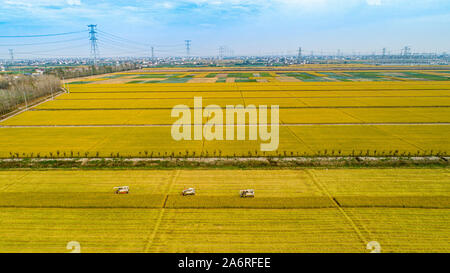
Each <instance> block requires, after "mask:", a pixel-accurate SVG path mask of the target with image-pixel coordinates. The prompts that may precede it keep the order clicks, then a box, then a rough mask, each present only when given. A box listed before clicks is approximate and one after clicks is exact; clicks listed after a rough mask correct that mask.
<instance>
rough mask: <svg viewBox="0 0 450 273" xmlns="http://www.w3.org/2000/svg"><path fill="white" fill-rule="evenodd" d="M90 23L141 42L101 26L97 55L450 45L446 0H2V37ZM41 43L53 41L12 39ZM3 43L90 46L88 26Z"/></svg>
mask: <svg viewBox="0 0 450 273" xmlns="http://www.w3.org/2000/svg"><path fill="white" fill-rule="evenodd" d="M91 23H93V24H97V25H98V29H99V30H102V31H104V32H106V33H110V34H114V35H118V36H120V37H124V38H127V39H129V40H131V41H138V42H139V43H131V42H129V43H131V44H127V42H125V41H123V40H122V43H121V44H118V43H115V42H113V41H112V40H108V37H109V38H110V39H113V40H114V38H112V37H111V36H106V37H105V36H103V35H102V34H100V35H99V39H100V43H99V48H100V54H102V55H130V54H131V55H134V54H135V53H136V54H137V53H139V52H144V53H142V54H138V55H148V54H149V52H150V51H149V50H148V51H147V52H145V51H146V49H147V48H149V45H150V44H152V45H155V52H156V55H165V54H166V55H167V54H178V55H181V54H183V52H184V51H183V46H182V45H183V43H184V40H186V39H190V40H192V54H193V55H217V53H218V47H219V46H222V45H223V46H226V47H227V48H229V49H232V50H233V52H234V53H235V54H239V55H244V54H272V53H278V54H294V52H295V50H296V48H297V47H298V46H302V47H303V49H304V51H306V53H308V54H310V51H311V50H313V51H314V53H315V54H320V53H321V52H323V53H328V52H335V51H336V50H337V49H340V50H341V51H343V52H346V53H352V52H356V53H357V52H363V53H365V52H367V53H371V52H374V51H376V52H379V51H381V48H383V47H386V48H387V49H388V51H391V52H398V51H399V50H400V48H401V47H403V46H405V45H408V46H410V47H411V48H412V51H413V52H423V51H429V52H430V51H431V52H435V51H439V52H441V51H447V52H450V1H448V0H421V1H419V0H341V1H339V0H268V1H257V0H245V1H240V0H212V1H208V0H180V1H176V0H165V1H139V0H137V1H136V0H135V1H102V0H97V1H91V0H33V1H26V0H0V36H1V35H28V34H44V33H59V32H69V31H79V30H87V27H86V25H87V24H91ZM105 35H107V34H105ZM102 38H104V39H102ZM83 39H85V40H83ZM61 40H62V42H61ZM65 40H68V42H67V43H65V42H64V41H65ZM46 41H49V42H56V43H54V44H49V45H40V46H36V45H32V46H24V45H20V46H14V45H16V44H27V43H39V42H46ZM58 41H60V42H58ZM115 41H116V42H117V40H115ZM127 45H129V49H126V47H127ZM166 45H173V46H171V47H167V46H166ZM8 48H14V50H15V52H16V53H17V56H19V57H20V54H21V52H22V53H27V54H23V56H37V55H41V56H50V55H52V54H57V55H58V54H60V55H79V54H80V55H87V54H88V53H89V47H88V41H87V31H86V33H80V34H76V35H70V36H67V37H55V38H26V39H24V38H20V39H19V38H17V39H12V38H0V56H3V57H5V56H7V53H8ZM65 48H66V49H65ZM53 49H54V50H55V51H52V50H53Z"/></svg>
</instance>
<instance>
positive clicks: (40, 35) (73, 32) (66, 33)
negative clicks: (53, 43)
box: [0, 30, 85, 38]
mask: <svg viewBox="0 0 450 273" xmlns="http://www.w3.org/2000/svg"><path fill="white" fill-rule="evenodd" d="M82 32H85V31H84V30H82V31H72V32H64V33H53V34H38V35H14V36H0V38H33V37H49V36H62V35H70V34H75V33H82Z"/></svg>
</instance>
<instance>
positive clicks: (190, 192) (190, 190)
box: [181, 188, 195, 196]
mask: <svg viewBox="0 0 450 273" xmlns="http://www.w3.org/2000/svg"><path fill="white" fill-rule="evenodd" d="M181 195H183V196H186V195H195V189H194V188H187V189H184V190H183V191H182V192H181Z"/></svg>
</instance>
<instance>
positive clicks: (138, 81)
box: [126, 80, 146, 83]
mask: <svg viewBox="0 0 450 273" xmlns="http://www.w3.org/2000/svg"><path fill="white" fill-rule="evenodd" d="M145 82H146V81H137V80H136V81H129V82H126V83H145Z"/></svg>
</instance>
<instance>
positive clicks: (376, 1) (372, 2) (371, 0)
mask: <svg viewBox="0 0 450 273" xmlns="http://www.w3.org/2000/svg"><path fill="white" fill-rule="evenodd" d="M366 2H367V4H368V5H369V6H381V0H367V1H366Z"/></svg>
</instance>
